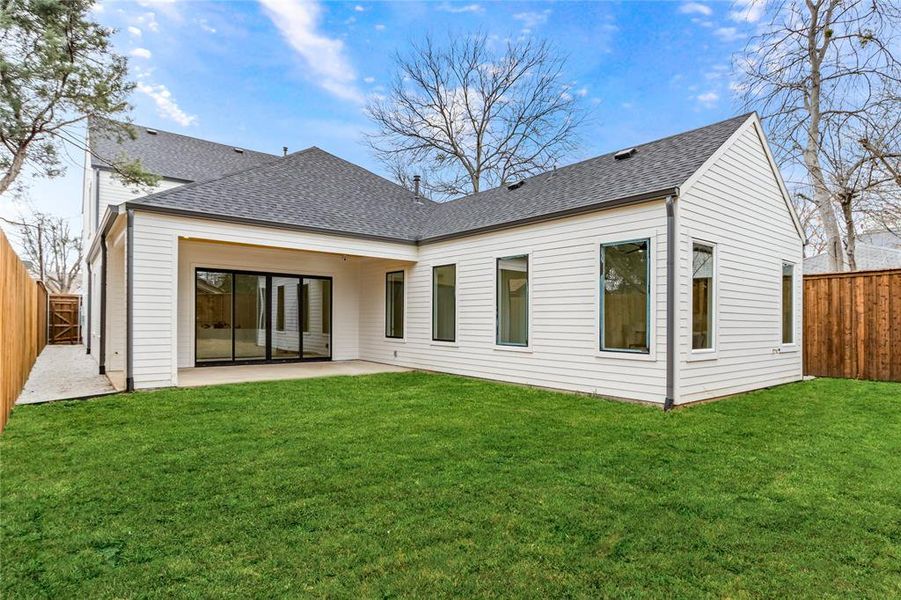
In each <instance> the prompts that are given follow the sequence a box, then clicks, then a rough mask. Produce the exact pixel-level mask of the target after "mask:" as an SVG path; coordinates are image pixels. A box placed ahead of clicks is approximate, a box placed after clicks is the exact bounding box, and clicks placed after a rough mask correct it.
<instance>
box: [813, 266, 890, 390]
mask: <svg viewBox="0 0 901 600" xmlns="http://www.w3.org/2000/svg"><path fill="white" fill-rule="evenodd" d="M804 373H805V374H807V375H816V376H819V377H845V378H851V379H878V380H883V381H901V269H889V270H885V271H860V272H856V273H825V274H823V275H805V276H804Z"/></svg>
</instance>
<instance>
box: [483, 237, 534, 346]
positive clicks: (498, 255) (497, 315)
mask: <svg viewBox="0 0 901 600" xmlns="http://www.w3.org/2000/svg"><path fill="white" fill-rule="evenodd" d="M519 256H525V257H526V264H527V265H528V272H527V277H526V279H527V284H526V285H527V286H528V289H529V305H528V308H527V315H528V324H527V327H528V336H529V343H528V344H526V345H525V346H515V345H513V344H498V343H497V337H498V336H497V333H498V327H499V325H500V324H499V322H498V321H499V319H500V313H499V311H498V300H499V298H498V295H497V261H498V260H500V259H502V258H516V257H519ZM491 260H492V264H493V269H494V276H493V277H492V285H493V287H494V293H493V294H492V298H493V299H494V307H493V308H494V341H493V343H492V349H494V350H497V351H499V352H525V353H527V354H531V353H532V339H533V331H532V301H533V295H532V291H533V290H532V251H531V250H524V251H521V252H515V251H510V252H497V253H495V254H494V256H493V257H492V259H491Z"/></svg>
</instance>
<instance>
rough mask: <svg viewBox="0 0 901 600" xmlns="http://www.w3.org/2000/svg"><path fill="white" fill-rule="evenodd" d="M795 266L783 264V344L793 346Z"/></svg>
mask: <svg viewBox="0 0 901 600" xmlns="http://www.w3.org/2000/svg"><path fill="white" fill-rule="evenodd" d="M794 289H795V266H794V265H793V264H791V263H783V264H782V343H783V344H791V343H792V342H794V341H795V326H794V308H795V307H794V302H795V299H794V294H793V293H792V292H793V291H794Z"/></svg>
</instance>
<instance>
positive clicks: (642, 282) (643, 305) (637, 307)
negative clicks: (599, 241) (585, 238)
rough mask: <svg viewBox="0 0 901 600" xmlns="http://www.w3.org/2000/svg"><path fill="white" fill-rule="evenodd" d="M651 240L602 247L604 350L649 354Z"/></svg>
mask: <svg viewBox="0 0 901 600" xmlns="http://www.w3.org/2000/svg"><path fill="white" fill-rule="evenodd" d="M648 246H649V242H648V240H637V241H633V242H623V243H617V244H605V245H603V246H601V271H602V273H603V276H602V286H603V287H602V288H601V290H602V294H601V304H602V313H601V316H602V322H603V325H602V327H601V349H602V350H621V351H628V352H648V351H649V349H650V342H649V331H648V309H649V306H650V286H649V285H648Z"/></svg>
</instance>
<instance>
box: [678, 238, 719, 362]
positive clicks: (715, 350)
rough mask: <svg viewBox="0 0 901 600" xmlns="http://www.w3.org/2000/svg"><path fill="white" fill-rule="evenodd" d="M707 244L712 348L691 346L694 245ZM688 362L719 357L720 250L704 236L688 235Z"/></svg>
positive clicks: (692, 331)
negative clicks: (710, 267) (710, 270)
mask: <svg viewBox="0 0 901 600" xmlns="http://www.w3.org/2000/svg"><path fill="white" fill-rule="evenodd" d="M695 244H699V245H701V246H708V247H710V248H713V302H712V303H711V304H712V305H713V316H712V319H711V325H712V327H713V332H712V333H713V347H712V348H699V349H695V348H692V335H693V333H694V322H693V319H694V304H693V303H694V294H693V293H692V286H693V285H694V283H693V281H692V279H693V275H694V273H692V269H693V268H694V246H695ZM688 281H689V284H688V302H687V305H688V358H687V359H686V360H687V361H688V362H700V361H705V360H716V359H718V358H719V346H720V318H719V317H720V290H719V288H720V250H719V245H718V244H717V242H713V241H711V240H709V239H706V238H695V237H691V236H688Z"/></svg>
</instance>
